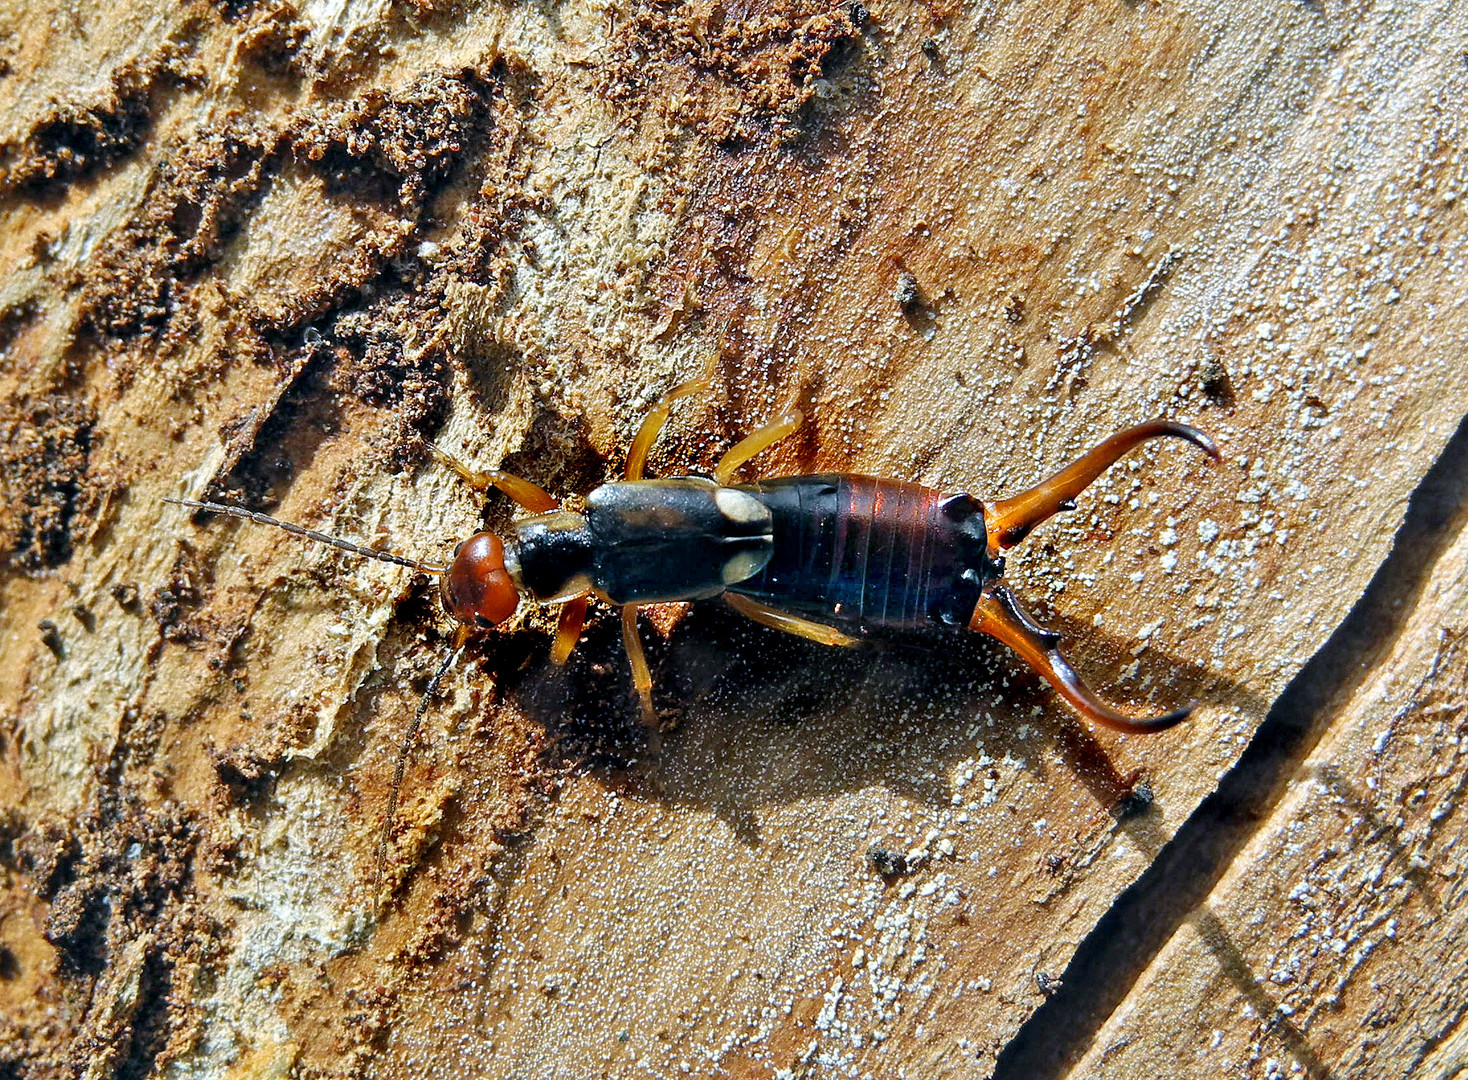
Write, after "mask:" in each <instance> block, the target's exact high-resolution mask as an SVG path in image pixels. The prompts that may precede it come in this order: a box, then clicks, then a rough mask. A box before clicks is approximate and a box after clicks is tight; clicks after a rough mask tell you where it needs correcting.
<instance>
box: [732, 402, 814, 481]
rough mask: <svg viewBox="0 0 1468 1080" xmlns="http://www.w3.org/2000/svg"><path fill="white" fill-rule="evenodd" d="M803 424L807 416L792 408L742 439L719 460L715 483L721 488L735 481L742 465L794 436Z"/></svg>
mask: <svg viewBox="0 0 1468 1080" xmlns="http://www.w3.org/2000/svg"><path fill="white" fill-rule="evenodd" d="M803 423H805V414H804V413H803V412H801V411H800V410H799V409H797V408H795V407H794V406H791V407H790V408H788V409H786V410H785V411H784V412H782V413H781V414H780V415H779V416H777V417H776V418H775V419H774V420H772V421H771V422H770V423H768V424H766V425H765V426H764V427H762V428H760V429H759V430H758V431H755V432H752V433H751V434H749V435H746V436H745V437H744V438H742V439H740V440H739V441H738V442H737V443H735V444H734V445H733V446H731V447H730V448H729V449H728V450H726V451H724V456H723V457H721V458H720V459H719V464H718V465H717V466H715V468H714V483H716V484H718V485H719V486H720V487H723V486H724V485H726V484H728V483H729V481H730V480H732V479H734V474H735V473H736V472H738V471H739V467H740V466H741V465H743V464H744V463H745V462H746V461H748V460H749V459H750V458H752V457H754V456H755V455H756V454H761V453H763V452H764V451H766V450H768V449H769V448H770V447H772V446H774V445H775V444H776V443H777V442H780V441H781V440H782V439H787V438H789V437H790V436H791V435H794V434H795V432H797V431H798V430H800V425H801V424H803Z"/></svg>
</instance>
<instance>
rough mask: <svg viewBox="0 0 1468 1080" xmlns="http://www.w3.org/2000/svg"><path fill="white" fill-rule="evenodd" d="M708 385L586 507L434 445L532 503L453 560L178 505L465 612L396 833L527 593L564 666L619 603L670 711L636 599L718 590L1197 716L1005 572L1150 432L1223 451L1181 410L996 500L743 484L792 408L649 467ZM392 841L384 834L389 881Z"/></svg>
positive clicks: (631, 644)
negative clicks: (682, 461)
mask: <svg viewBox="0 0 1468 1080" xmlns="http://www.w3.org/2000/svg"><path fill="white" fill-rule="evenodd" d="M705 389H707V382H706V381H705V380H703V379H695V380H693V381H691V382H686V383H683V384H682V385H680V386H678V387H675V388H674V389H673V390H671V391H669V392H668V393H667V394H665V395H664V396H663V398H662V400H661V401H659V402H658V404H657V405H656V406H655V407H654V408H653V410H652V412H651V413H650V414H649V415H648V417H647V419H646V420H644V421H643V423H642V426H641V428H640V429H639V430H638V433H637V436H636V437H635V438H634V439H633V441H632V445H631V447H630V448H629V450H628V454H627V465H626V469H625V473H624V479H622V480H620V481H615V482H612V483H607V484H603V485H601V486H600V487H598V488H596V489H594V490H593V491H592V492H591V493H590V494H589V495H588V496H587V497H586V510H585V512H584V513H575V512H571V511H567V510H562V509H559V507H558V504H557V502H556V500H555V499H554V498H553V497H552V496H551V495H550V494H549V493H548V492H546V491H544V490H543V489H541V488H539V487H537V486H536V485H535V484H533V483H531V482H530V481H528V480H523V479H521V478H519V477H517V476H512V475H510V474H509V473H505V472H501V471H499V470H493V469H492V470H488V471H485V472H475V471H473V470H471V469H469V468H468V467H466V466H464V465H462V464H460V463H459V462H458V461H456V460H454V459H453V458H452V457H450V456H449V455H448V454H446V453H444V452H443V451H441V450H439V449H438V448H437V447H432V448H431V449H432V451H433V454H434V456H435V458H436V459H437V460H438V461H440V462H441V463H442V464H445V465H447V466H448V467H449V468H451V469H453V470H454V471H455V472H456V473H458V474H459V475H460V476H461V477H462V478H463V479H464V480H465V481H466V482H467V483H468V484H469V485H470V486H471V487H472V488H474V489H476V490H479V491H486V490H488V489H489V488H491V487H494V488H497V489H499V490H500V491H502V492H504V493H505V494H506V495H508V496H510V497H511V498H512V499H514V500H515V501H516V502H517V503H519V504H520V505H521V506H522V507H524V508H525V509H526V510H529V511H530V512H531V514H530V516H528V517H523V518H520V519H518V520H516V521H513V522H511V523H510V525H509V527H508V528H507V529H506V531H505V534H504V535H503V536H498V535H496V534H494V533H492V532H478V533H475V534H474V535H473V536H471V537H469V539H468V540H466V541H464V542H463V543H462V544H460V545H459V546H458V547H456V548H455V549H454V552H453V555H452V558H451V559H450V560H449V561H448V562H447V563H446V564H443V565H439V564H436V563H430V562H424V561H419V560H415V559H410V558H406V557H403V556H400V555H393V554H389V553H387V552H382V551H376V550H373V549H371V548H364V547H360V546H359V545H356V544H353V543H350V542H348V541H346V540H340V539H337V538H336V537H332V536H328V535H326V534H324V533H318V532H313V531H311V530H308V529H303V528H301V527H300V526H297V525H291V524H288V523H286V522H283V521H279V520H277V519H275V518H272V517H269V516H267V515H264V514H258V513H254V512H252V511H249V510H245V509H243V508H241V507H237V506H228V505H225V504H222V503H211V502H195V501H193V500H187V499H170V500H168V501H170V502H175V503H178V504H180V505H183V506H188V507H192V508H194V509H198V510H206V511H212V512H215V513H221V514H229V515H232V516H234V517H239V518H244V519H246V520H249V521H255V522H260V523H263V524H269V525H276V526H279V527H281V528H283V529H286V530H287V531H289V532H291V533H293V534H295V535H298V536H303V537H306V538H307V539H311V540H316V541H319V542H321V543H325V544H330V545H332V546H334V547H337V548H340V549H342V550H344V551H349V552H352V553H353V554H357V555H362V556H366V557H368V558H373V559H381V560H383V561H386V562H391V563H395V564H398V565H402V566H408V567H412V568H414V569H417V570H419V571H421V572H423V573H425V574H429V575H431V576H435V577H437V578H438V579H439V595H440V598H441V601H442V603H443V606H444V610H445V611H447V612H448V614H450V615H451V616H452V617H453V618H454V620H455V621H456V623H457V630H456V632H455V638H454V647H453V649H452V650H451V652H450V654H449V656H448V657H447V658H446V659H445V661H444V663H443V665H442V666H441V667H440V668H439V669H438V671H437V673H436V674H435V675H434V677H433V679H432V681H431V682H430V684H429V688H428V691H427V693H426V694H425V695H424V698H423V700H422V701H421V702H420V704H419V707H418V709H417V711H416V713H415V715H414V719H413V723H412V725H411V727H410V729H409V732H408V736H407V738H406V739H405V741H404V743H403V747H402V749H401V750H400V752H399V756H398V761H397V766H396V769H395V773H394V779H393V791H392V796H391V798H390V801H389V809H388V814H387V819H388V825H387V827H388V828H390V827H391V821H392V817H393V813H394V811H395V809H396V805H397V795H398V787H399V786H400V784H401V781H402V773H403V767H404V764H405V762H406V759H407V754H408V749H409V746H410V744H411V740H412V738H413V735H414V734H415V733H416V730H417V727H418V725H419V723H420V722H421V721H422V718H423V713H424V710H425V709H426V707H427V703H428V700H429V698H431V697H432V695H433V693H434V691H435V690H436V689H437V687H438V684H439V683H440V682H441V681H442V679H443V677H444V676H445V674H446V673H447V672H448V669H449V667H450V666H451V664H452V663H453V659H454V657H456V656H457V655H458V653H459V652H460V651H461V650H462V648H463V647H464V646H465V645H466V644H467V643H468V642H469V641H470V640H471V639H472V638H473V637H475V636H476V635H478V634H480V633H483V632H484V631H487V630H489V629H491V628H493V627H495V626H497V625H499V624H500V623H502V622H504V621H505V620H507V619H508V618H510V616H512V615H513V614H514V613H515V611H516V609H517V608H518V606H519V603H520V600H521V599H522V598H529V599H531V600H534V601H537V602H539V603H547V604H548V603H561V604H562V605H563V607H562V609H561V616H560V623H559V626H558V629H557V632H556V641H555V644H554V646H553V648H552V651H551V658H552V659H553V660H554V661H555V662H556V663H558V664H559V663H563V662H564V661H565V660H566V658H567V657H568V656H569V655H570V653H571V651H572V649H574V648H575V645H576V642H577V640H578V639H579V637H580V635H581V629H582V625H583V623H584V621H585V617H586V606H587V599H588V597H590V596H593V595H594V596H597V597H599V598H600V599H602V600H605V601H607V602H608V603H611V604H613V605H616V606H619V607H620V608H621V609H622V634H623V642H624V644H625V646H626V649H627V656H628V660H629V662H630V664H631V668H632V680H633V684H634V685H635V687H636V689H637V694H638V697H639V699H640V700H641V703H642V710H643V713H644V715H645V716H646V718H647V719H648V720H650V721H651V720H655V718H656V712H655V710H654V708H653V700H652V674H651V672H650V670H649V669H648V665H647V660H646V658H645V657H644V655H643V651H642V643H641V640H640V638H639V636H638V631H637V609H638V608H639V607H640V606H642V605H644V604H657V603H666V602H670V601H687V600H700V599H705V598H709V597H716V596H721V597H723V599H724V601H725V602H726V603H727V604H729V606H730V607H732V608H733V609H734V610H735V611H738V612H739V613H740V614H742V615H745V616H747V617H748V618H750V619H753V620H754V621H755V622H758V623H762V624H764V625H765V626H770V627H773V628H775V629H777V630H783V631H785V632H787V633H790V634H795V635H798V636H800V637H804V638H808V639H810V640H812V641H817V642H821V643H822V644H826V645H839V646H849V645H855V644H858V643H859V642H860V641H861V640H862V637H861V635H864V634H866V633H869V632H872V631H884V630H918V629H931V628H938V629H951V630H971V631H977V632H978V633H982V634H988V635H990V636H992V637H995V638H997V639H998V640H1000V641H1002V642H1003V643H1004V644H1006V645H1008V646H1009V647H1010V648H1011V649H1013V650H1014V652H1015V653H1017V654H1018V655H1019V657H1020V659H1021V660H1023V661H1024V662H1025V663H1026V664H1028V665H1029V666H1030V667H1031V668H1033V669H1034V670H1035V671H1037V672H1038V673H1039V674H1041V675H1043V676H1044V677H1045V679H1046V680H1048V681H1049V682H1050V684H1051V685H1052V686H1053V687H1054V688H1055V689H1056V691H1057V692H1058V693H1059V694H1060V695H1061V696H1062V697H1063V698H1064V699H1065V700H1066V701H1067V702H1068V703H1069V704H1070V706H1071V707H1072V708H1073V709H1074V710H1075V711H1076V712H1077V713H1078V714H1080V715H1081V716H1082V717H1084V718H1086V719H1087V720H1090V721H1092V722H1094V723H1097V724H1102V725H1104V726H1106V727H1110V728H1114V729H1116V730H1118V731H1124V732H1134V733H1144V732H1155V731H1161V730H1163V729H1165V728H1168V727H1171V726H1172V725H1174V724H1176V723H1178V722H1180V721H1182V720H1183V719H1185V718H1186V717H1187V716H1188V715H1189V713H1190V712H1191V711H1192V707H1191V706H1185V707H1183V708H1180V709H1175V710H1173V711H1171V712H1167V713H1163V714H1162V715H1159V716H1151V717H1132V716H1128V715H1127V714H1125V713H1122V712H1119V711H1118V710H1116V709H1113V708H1112V707H1111V706H1109V705H1107V704H1105V703H1104V702H1102V701H1101V700H1100V699H1099V698H1098V697H1097V696H1096V695H1095V694H1094V693H1093V692H1092V691H1091V689H1090V688H1089V687H1088V686H1087V685H1086V684H1085V683H1084V682H1083V681H1082V680H1081V678H1080V676H1079V675H1078V674H1077V673H1076V671H1075V669H1074V668H1072V667H1071V665H1070V663H1069V662H1068V661H1067V660H1066V658H1065V656H1064V655H1063V654H1062V653H1061V651H1060V648H1059V640H1060V639H1059V635H1058V634H1055V633H1054V632H1052V631H1049V630H1046V629H1045V628H1044V627H1042V626H1040V625H1039V624H1037V623H1036V622H1035V621H1034V619H1033V618H1031V617H1030V615H1029V614H1028V613H1027V612H1026V611H1025V610H1024V608H1023V607H1021V606H1020V604H1019V602H1018V601H1017V600H1016V599H1015V597H1014V595H1013V594H1012V593H1011V592H1010V591H1009V588H1008V587H1007V586H1006V585H1005V584H1004V582H1003V580H1002V578H1003V573H1004V559H1003V556H1002V552H1003V551H1005V550H1007V549H1008V548H1010V547H1013V546H1014V545H1015V544H1017V543H1019V542H1020V541H1021V540H1023V539H1024V538H1025V537H1026V536H1027V535H1029V533H1030V531H1031V530H1032V529H1034V528H1035V527H1036V526H1037V525H1039V524H1041V523H1042V522H1044V521H1045V520H1047V519H1048V518H1050V517H1051V516H1052V515H1054V514H1055V513H1057V512H1059V511H1061V510H1069V509H1072V508H1073V507H1074V505H1075V504H1074V502H1073V500H1074V499H1075V498H1076V496H1078V495H1079V494H1080V493H1081V492H1082V491H1084V490H1085V489H1086V487H1088V486H1089V485H1090V484H1091V483H1092V482H1093V481H1094V480H1095V479H1096V478H1097V477H1098V476H1100V475H1101V473H1102V472H1104V471H1105V470H1106V469H1107V468H1108V467H1110V466H1111V465H1112V464H1113V463H1115V462H1116V461H1117V460H1118V459H1119V458H1121V457H1122V456H1123V455H1125V454H1126V453H1128V452H1129V451H1131V450H1133V449H1134V448H1136V447H1137V446H1139V445H1140V444H1142V443H1144V442H1146V441H1148V440H1150V439H1155V438H1161V437H1164V436H1171V437H1173V438H1178V439H1184V440H1186V441H1188V442H1191V443H1193V444H1194V445H1195V446H1198V447H1200V448H1201V449H1203V450H1204V451H1205V452H1207V453H1208V454H1209V455H1210V456H1212V457H1214V458H1217V457H1218V456H1219V454H1218V449H1217V447H1216V446H1214V444H1213V440H1212V439H1210V438H1209V437H1208V436H1207V435H1205V434H1203V433H1202V432H1201V431H1198V430H1197V429H1196V428H1192V427H1189V426H1188V425H1186V424H1180V423H1175V422H1173V421H1170V420H1153V421H1151V422H1150V423H1145V424H1139V425H1137V426H1136V427H1132V428H1128V429H1127V430H1125V431H1122V432H1120V433H1118V434H1116V435H1113V436H1112V437H1111V438H1109V439H1107V440H1106V441H1104V442H1102V443H1101V444H1100V445H1099V446H1097V447H1095V449H1093V450H1091V451H1090V452H1089V453H1087V454H1085V455H1083V456H1082V457H1080V458H1079V459H1078V460H1076V461H1075V462H1073V463H1072V464H1070V465H1068V466H1066V467H1065V468H1064V469H1061V470H1060V471H1059V472H1058V473H1056V474H1055V475H1054V476H1052V477H1050V478H1049V479H1048V480H1045V481H1043V482H1041V483H1039V484H1037V485H1035V486H1034V487H1033V488H1030V489H1029V490H1027V491H1023V492H1021V493H1019V494H1018V495H1013V496H1010V497H1009V498H1006V499H998V500H994V501H992V502H989V503H984V502H980V501H979V500H978V499H976V498H974V497H973V496H971V495H964V494H959V495H950V496H944V495H942V494H941V493H940V492H938V491H936V490H934V489H932V488H927V487H922V486H919V485H917V484H912V483H908V482H906V481H901V480H886V479H879V478H876V477H870V476H860V475H856V474H848V473H831V474H819V475H804V476H784V477H777V478H774V479H767V480H760V481H756V482H754V483H748V484H736V483H733V479H734V475H735V473H736V472H737V471H738V470H739V469H740V467H741V466H743V465H744V464H745V463H746V462H748V461H749V460H750V459H751V458H753V457H754V456H755V455H757V454H759V453H760V452H762V451H763V450H766V449H768V448H769V447H770V446H773V445H774V444H775V443H777V442H779V441H780V440H781V439H784V438H786V437H787V436H789V435H790V434H791V433H793V432H794V431H795V430H796V429H798V428H799V427H800V425H801V423H802V422H803V419H804V418H803V416H802V414H801V413H800V411H799V410H798V409H794V408H792V409H789V410H787V411H786V412H785V413H783V414H782V415H781V416H780V417H778V418H777V419H776V420H775V421H774V422H773V423H771V424H769V425H767V426H765V427H763V428H761V429H760V430H759V431H756V432H755V433H754V434H752V435H750V436H748V437H747V438H745V439H743V440H742V441H741V442H739V443H737V444H736V445H735V446H733V447H732V448H730V449H729V450H728V451H727V452H726V453H725V454H724V456H723V457H722V458H721V459H720V461H719V463H718V465H717V466H716V467H715V469H714V472H713V476H712V477H709V478H705V477H697V476H680V477H670V478H665V479H657V480H648V479H644V478H643V469H644V466H645V464H646V461H647V455H648V451H649V450H650V449H651V447H652V444H653V442H654V440H656V438H657V436H658V434H659V432H660V431H661V430H662V428H663V425H664V424H665V423H666V422H667V419H668V414H669V410H670V407H671V405H672V403H673V402H674V401H676V400H677V399H679V398H682V397H687V396H689V395H691V394H694V393H699V392H702V391H703V390H705ZM385 842H386V833H384V845H385ZM383 850H384V848H383V845H380V846H379V850H378V860H379V862H378V865H379V877H380V869H381V859H382V853H383Z"/></svg>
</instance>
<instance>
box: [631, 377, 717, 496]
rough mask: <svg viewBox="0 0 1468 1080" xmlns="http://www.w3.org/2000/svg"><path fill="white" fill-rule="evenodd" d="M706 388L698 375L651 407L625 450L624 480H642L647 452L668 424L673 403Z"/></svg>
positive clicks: (669, 392)
mask: <svg viewBox="0 0 1468 1080" xmlns="http://www.w3.org/2000/svg"><path fill="white" fill-rule="evenodd" d="M708 388H709V381H708V377H707V376H705V375H700V376H699V377H698V378H696V379H689V380H688V381H687V382H685V383H679V384H678V385H677V386H675V387H673V389H671V390H669V391H668V392H667V393H666V394H664V395H663V396H662V397H660V398H659V399H658V403H657V404H656V405H654V406H653V407H652V412H650V413H648V414H647V419H646V420H644V421H643V422H642V426H641V427H640V428H638V429H637V437H636V438H634V439H633V440H632V445H631V446H630V447H628V448H627V471H626V474H625V478H626V479H628V480H641V479H642V470H643V469H644V468H645V467H646V465H647V454H648V451H650V450H651V449H652V444H653V443H654V442H656V441H657V437H658V433H659V432H660V431H662V430H663V425H664V424H666V423H667V422H668V413H670V412H671V411H672V409H673V402H675V401H677V400H678V399H679V398H685V397H688V396H689V395H691V394H701V393H703V392H704V391H705V390H707V389H708Z"/></svg>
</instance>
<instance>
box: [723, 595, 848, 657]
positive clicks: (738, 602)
mask: <svg viewBox="0 0 1468 1080" xmlns="http://www.w3.org/2000/svg"><path fill="white" fill-rule="evenodd" d="M724 603H726V604H728V605H729V606H730V607H731V608H733V609H734V610H735V611H737V612H739V614H741V615H743V616H744V617H745V618H746V619H753V620H754V621H755V622H757V623H759V624H760V625H761V626H769V627H773V628H774V629H776V630H783V631H785V633H787V634H794V635H795V636H796V637H803V638H806V639H807V640H809V641H818V642H820V643H821V644H822V645H842V646H844V645H860V644H861V638H854V637H852V636H851V635H850V634H845V633H842V632H841V631H840V630H837V629H836V628H835V627H834V626H827V625H826V624H825V623H818V622H814V621H813V620H811V619H802V618H801V617H800V616H799V615H791V614H790V613H789V612H786V611H781V610H780V609H779V608H772V607H770V606H769V605H768V604H761V603H760V602H759V601H758V600H751V599H750V598H749V597H747V596H740V595H739V594H738V593H731V592H726V593H725V594H724Z"/></svg>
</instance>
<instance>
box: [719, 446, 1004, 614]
mask: <svg viewBox="0 0 1468 1080" xmlns="http://www.w3.org/2000/svg"><path fill="white" fill-rule="evenodd" d="M738 490H740V491H747V492H749V493H750V494H752V495H753V496H754V497H755V498H757V499H759V500H760V502H762V503H764V504H765V505H766V506H767V507H769V509H770V512H771V515H772V517H773V521H774V549H773V551H772V553H771V556H770V561H769V563H768V564H767V565H766V566H765V568H764V569H763V570H762V571H760V572H759V573H758V574H755V575H754V576H753V577H751V578H748V579H747V580H745V581H741V582H737V583H734V584H731V585H730V586H729V591H730V592H733V593H738V594H740V595H743V596H747V597H749V598H751V599H753V600H757V601H759V602H760V603H762V604H767V605H768V606H770V607H773V608H778V609H779V610H781V611H785V612H789V613H790V614H792V615H799V616H801V617H803V618H808V619H812V620H815V621H817V622H825V623H830V622H836V623H844V624H847V625H851V626H856V627H861V628H871V629H877V628H882V629H891V630H913V629H922V628H924V627H929V626H935V625H938V626H949V627H952V626H962V625H963V624H964V623H965V622H966V621H967V620H968V618H969V616H970V614H971V613H972V611H973V608H974V604H975V603H976V602H977V600H978V597H979V593H980V591H981V590H982V588H983V586H984V584H985V583H987V582H989V581H992V580H994V579H995V578H997V577H998V573H999V568H998V567H997V566H996V565H995V564H994V563H992V562H991V561H990V560H989V559H988V558H987V557H986V555H985V547H986V542H985V541H986V537H985V529H984V515H983V508H982V506H981V505H980V503H979V502H978V501H977V500H975V499H972V498H970V497H968V496H963V495H960V496H955V497H951V498H945V497H944V496H943V495H942V494H941V493H940V492H938V491H935V490H933V489H932V488H926V487H922V486H920V485H918V484H910V483H905V482H903V481H899V480H883V479H878V478H876V477H870V476H858V475H851V474H827V475H816V476H790V477H783V478H780V479H776V480H768V481H764V482H762V483H759V484H750V485H745V486H741V487H740V488H739V489H738Z"/></svg>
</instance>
